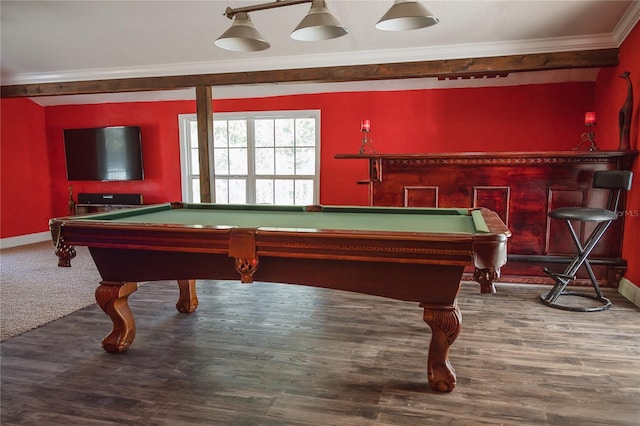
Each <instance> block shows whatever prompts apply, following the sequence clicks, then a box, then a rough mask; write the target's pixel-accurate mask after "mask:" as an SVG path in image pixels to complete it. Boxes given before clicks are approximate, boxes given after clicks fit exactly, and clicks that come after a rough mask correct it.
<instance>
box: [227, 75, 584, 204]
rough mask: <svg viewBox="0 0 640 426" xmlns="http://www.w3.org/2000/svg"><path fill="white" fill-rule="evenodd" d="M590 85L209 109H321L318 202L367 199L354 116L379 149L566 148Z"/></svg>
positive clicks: (289, 99)
mask: <svg viewBox="0 0 640 426" xmlns="http://www.w3.org/2000/svg"><path fill="white" fill-rule="evenodd" d="M592 95H593V84H591V83H568V84H548V85H530V86H517V87H501V88H496V87H494V88H478V89H448V90H445V89H438V90H415V91H402V92H354V93H332V94H317V95H297V96H282V97H274V98H263V99H239V100H227V101H217V102H214V111H218V112H228V111H259V110H270V109H273V110H278V109H282V110H286V109H320V110H321V121H322V128H321V136H322V147H321V161H320V163H321V180H320V202H321V203H323V204H355V205H366V204H367V194H366V189H365V188H364V187H363V186H361V185H356V184H355V182H356V181H358V180H362V179H365V178H366V177H367V165H366V162H363V161H358V160H351V161H350V160H336V159H334V156H335V154H344V153H357V152H358V149H359V148H360V144H361V139H362V134H361V133H360V121H361V120H362V119H369V120H371V133H370V136H371V137H372V138H373V143H374V146H375V148H376V150H377V151H378V152H380V153H420V152H464V151H538V150H539V151H547V150H569V149H571V148H573V147H575V146H576V145H577V144H578V143H579V141H580V134H581V133H582V132H584V127H583V123H584V112H585V111H588V110H591V109H593V99H592Z"/></svg>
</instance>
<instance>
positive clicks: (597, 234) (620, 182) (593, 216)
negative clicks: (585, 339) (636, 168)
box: [540, 170, 633, 312]
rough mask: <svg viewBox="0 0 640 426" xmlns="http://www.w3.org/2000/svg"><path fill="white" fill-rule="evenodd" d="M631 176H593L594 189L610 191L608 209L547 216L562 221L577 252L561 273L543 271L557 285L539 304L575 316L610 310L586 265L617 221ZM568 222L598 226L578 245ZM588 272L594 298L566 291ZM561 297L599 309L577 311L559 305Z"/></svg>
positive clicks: (563, 210) (555, 212)
mask: <svg viewBox="0 0 640 426" xmlns="http://www.w3.org/2000/svg"><path fill="white" fill-rule="evenodd" d="M632 178H633V173H632V172H630V171H628V170H610V171H597V172H595V173H594V175H593V185H592V186H593V188H603V189H609V190H611V193H610V194H609V202H608V205H607V208H593V207H563V208H559V209H554V210H552V211H551V212H549V217H551V218H555V219H564V220H565V222H566V223H567V226H568V228H569V232H570V233H571V238H572V239H573V242H574V244H575V246H576V248H577V249H578V253H577V254H576V256H575V257H574V258H573V260H572V261H571V262H570V263H569V265H568V266H567V267H566V269H565V270H564V272H562V273H556V272H552V271H550V270H549V269H547V268H544V272H545V274H547V275H548V276H550V277H551V278H553V279H554V280H555V282H556V284H555V285H554V286H553V288H552V289H551V290H550V291H549V292H547V293H545V294H543V295H541V296H540V300H541V301H542V303H544V304H545V305H547V306H551V307H552V308H558V309H564V310H567V311H575V312H597V311H604V310H607V309H609V308H610V307H611V306H612V303H611V301H610V300H609V299H607V298H606V297H604V295H603V294H602V291H601V290H600V286H598V282H597V280H596V277H595V274H594V273H593V269H592V268H591V264H590V263H589V254H591V251H592V250H593V249H594V248H595V247H596V245H597V244H598V242H599V241H600V239H601V238H602V236H603V235H604V233H605V232H606V230H607V228H609V226H610V225H611V224H612V223H613V221H614V220H617V219H618V214H619V212H618V205H619V202H620V194H621V192H622V191H623V190H624V191H628V190H629V189H631V180H632ZM571 221H579V222H598V225H596V227H595V229H594V230H593V232H592V233H591V235H589V237H588V238H587V239H586V241H585V242H584V245H583V244H582V243H581V242H580V238H579V237H578V234H577V233H576V231H575V229H574V227H573V225H572V223H571ZM583 265H584V267H585V268H586V269H587V273H588V274H589V278H590V280H591V284H592V285H593V288H594V290H595V292H596V294H587V293H583V292H577V291H566V290H565V289H566V287H567V285H569V283H570V282H571V281H574V280H575V279H576V274H577V272H578V270H579V269H580V267H582V266H583ZM560 296H579V297H586V298H590V299H594V300H597V301H599V302H600V305H598V306H593V307H588V308H587V307H579V306H569V305H564V304H561V303H558V299H559V297H560Z"/></svg>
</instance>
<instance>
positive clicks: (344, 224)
mask: <svg viewBox="0 0 640 426" xmlns="http://www.w3.org/2000/svg"><path fill="white" fill-rule="evenodd" d="M84 219H86V220H109V221H113V222H127V223H148V224H175V225H190V226H194V225H202V226H228V227H243V228H286V229H332V230H358V231H383V232H419V233H478V232H480V233H481V232H488V229H486V225H485V224H484V220H483V219H482V215H481V214H480V212H479V211H478V212H476V211H474V212H472V215H471V216H470V215H468V214H467V211H466V210H461V209H390V208H367V207H329V208H324V209H323V211H322V212H306V211H304V208H302V207H283V208H278V207H273V206H250V207H244V206H243V207H232V206H219V205H189V204H187V205H185V208H178V209H170V208H169V207H168V205H166V206H154V207H146V208H141V209H136V210H124V211H119V212H111V213H105V214H99V215H93V216H91V217H86V218H84ZM84 219H83V220H84Z"/></svg>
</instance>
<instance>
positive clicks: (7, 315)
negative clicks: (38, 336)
mask: <svg viewBox="0 0 640 426" xmlns="http://www.w3.org/2000/svg"><path fill="white" fill-rule="evenodd" d="M76 250H77V253H78V255H77V256H76V257H75V258H74V259H73V260H72V261H71V268H59V267H58V258H57V257H56V255H55V254H54V247H53V244H52V243H51V242H43V243H37V244H29V245H26V246H20V247H13V248H8V249H4V250H0V341H1V340H6V339H8V338H10V337H13V336H16V335H18V334H22V333H24V332H26V331H29V330H31V329H34V328H36V327H39V326H41V325H44V324H47V323H49V322H51V321H54V320H56V319H58V318H61V317H63V316H65V315H69V314H70V313H72V312H75V311H77V310H78V309H82V308H84V307H86V306H89V305H91V304H93V303H95V296H94V292H95V289H96V288H97V287H98V284H99V282H100V274H99V273H98V270H97V269H96V266H95V264H94V263H93V259H91V255H90V254H89V250H88V249H87V248H86V247H76Z"/></svg>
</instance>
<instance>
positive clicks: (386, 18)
mask: <svg viewBox="0 0 640 426" xmlns="http://www.w3.org/2000/svg"><path fill="white" fill-rule="evenodd" d="M438 22H439V19H438V18H436V17H435V16H433V14H432V13H431V12H429V10H428V9H427V8H426V7H425V6H424V5H423V4H422V3H420V2H418V1H416V0H395V1H394V3H393V6H391V8H390V9H389V10H388V11H387V13H385V14H384V15H383V16H382V18H380V20H379V21H378V23H377V24H376V28H377V29H379V30H385V31H407V30H415V29H418V28H425V27H429V26H431V25H435V24H437V23H438Z"/></svg>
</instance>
